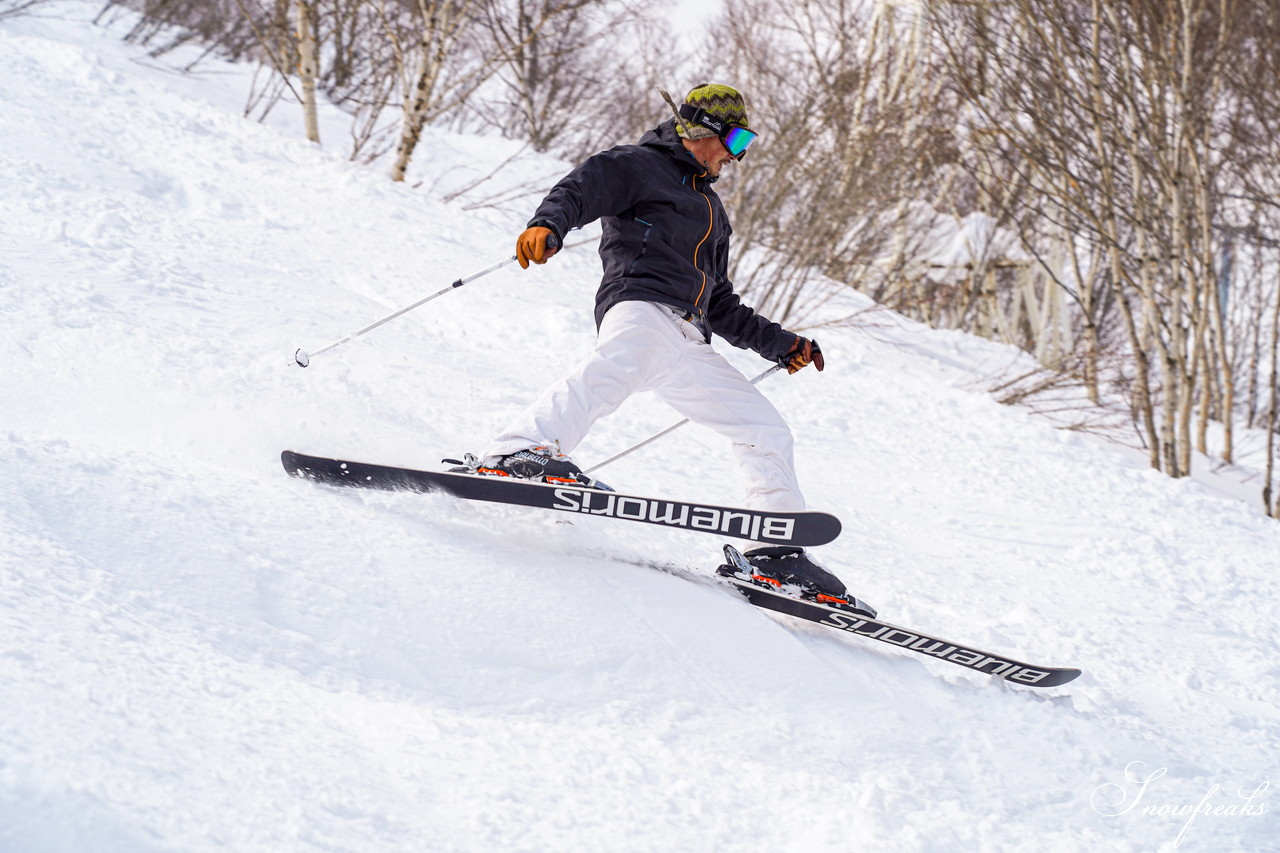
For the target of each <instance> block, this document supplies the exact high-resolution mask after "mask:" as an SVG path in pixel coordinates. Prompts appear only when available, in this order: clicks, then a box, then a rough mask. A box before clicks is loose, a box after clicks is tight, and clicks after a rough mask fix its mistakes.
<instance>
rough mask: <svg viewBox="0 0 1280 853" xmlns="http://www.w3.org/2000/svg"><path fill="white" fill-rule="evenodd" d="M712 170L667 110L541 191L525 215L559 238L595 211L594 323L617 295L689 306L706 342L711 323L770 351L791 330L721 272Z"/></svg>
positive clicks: (721, 222) (725, 245) (720, 214)
mask: <svg viewBox="0 0 1280 853" xmlns="http://www.w3.org/2000/svg"><path fill="white" fill-rule="evenodd" d="M714 180H715V178H712V177H710V176H709V175H708V174H707V170H706V168H705V167H704V166H703V165H702V164H701V163H699V162H697V161H696V160H695V159H694V158H693V156H692V155H691V154H690V153H689V152H688V151H687V150H686V149H685V147H684V145H683V144H682V143H681V142H680V138H679V137H678V136H677V135H676V130H675V120H674V119H669V120H668V121H666V122H664V123H663V124H660V125H658V127H656V128H654V129H653V130H650V131H649V132H648V133H646V134H645V135H644V136H643V137H641V139H640V143H639V144H638V145H620V146H618V147H616V148H612V149H610V150H608V151H602V152H601V153H599V154H596V155H594V156H592V157H590V158H588V159H587V160H586V162H584V163H583V164H582V165H581V166H579V167H578V168H576V169H574V170H573V171H572V172H570V173H569V174H568V175H566V176H565V177H564V178H563V179H562V180H561V181H560V182H559V183H558V184H556V185H555V186H554V187H553V188H552V189H551V192H549V193H547V196H546V198H544V199H543V200H542V204H541V205H539V207H538V210H537V212H536V213H535V214H534V217H533V219H531V220H530V221H529V225H531V226H533V225H541V226H544V227H546V228H550V229H551V230H552V231H554V232H555V233H556V236H558V237H560V239H561V242H563V240H564V236H565V234H567V233H568V232H569V230H570V229H572V228H580V227H581V226H583V225H586V224H587V223H589V222H593V221H595V220H596V219H599V220H600V221H601V225H602V226H603V228H604V234H603V236H602V237H601V239H600V258H601V260H602V261H603V262H604V278H603V279H602V281H601V282H600V289H599V291H597V292H596V326H597V327H599V325H600V322H601V321H602V320H603V319H604V315H605V312H606V311H608V310H609V309H610V308H612V307H613V306H614V305H616V304H617V303H619V302H625V301H642V302H658V303H661V304H663V305H670V306H672V307H673V308H677V309H679V310H680V311H682V312H686V313H688V314H690V315H692V316H693V318H694V319H696V320H697V321H698V323H699V324H700V325H701V326H702V328H703V331H704V333H705V334H706V335H707V340H708V342H710V340H711V333H713V332H714V333H715V334H718V335H720V336H721V337H723V338H724V339H725V340H727V341H728V342H729V343H731V344H733V345H734V346H736V347H741V348H743V349H752V350H755V351H756V352H758V353H760V355H762V356H764V357H765V358H767V359H769V360H770V361H775V360H777V359H778V358H779V357H780V356H783V355H785V354H786V353H787V352H788V351H789V350H790V349H791V345H792V344H793V343H794V342H795V340H796V337H797V336H796V335H795V334H793V333H791V332H788V331H785V330H784V329H783V328H782V327H781V326H779V325H778V324H777V323H772V322H770V321H769V320H766V319H765V318H764V317H761V316H760V315H759V314H757V313H756V312H755V311H754V310H753V309H751V308H749V307H748V306H746V305H743V304H742V301H741V300H740V299H739V298H738V295H737V294H736V293H734V292H733V284H732V283H731V282H730V281H729V279H728V277H727V275H726V271H727V269H728V262H729V235H730V234H732V233H733V229H732V228H731V227H730V226H729V218H728V216H726V215H725V212H724V208H723V207H722V206H721V204H720V197H719V196H718V195H716V191H715V190H714V189H712V187H711V184H712V182H713V181H714Z"/></svg>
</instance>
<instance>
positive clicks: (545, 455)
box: [457, 84, 845, 598]
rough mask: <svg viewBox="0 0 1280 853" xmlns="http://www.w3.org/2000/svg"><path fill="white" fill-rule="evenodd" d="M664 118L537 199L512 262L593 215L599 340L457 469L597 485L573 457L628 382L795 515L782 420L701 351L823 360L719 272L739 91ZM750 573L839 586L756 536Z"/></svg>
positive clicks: (803, 559) (751, 501) (756, 491)
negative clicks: (689, 425)
mask: <svg viewBox="0 0 1280 853" xmlns="http://www.w3.org/2000/svg"><path fill="white" fill-rule="evenodd" d="M662 94H663V96H664V97H665V98H667V102H668V104H669V105H670V106H671V108H672V111H673V112H674V113H675V116H674V117H673V118H671V119H667V120H666V121H664V122H662V123H661V124H659V125H658V126H657V127H656V128H654V129H653V130H650V131H649V132H647V133H645V134H644V136H643V137H641V139H640V142H639V144H637V145H622V146H618V147H615V148H613V149H611V150H608V151H604V152H601V153H599V154H596V155H594V156H592V157H590V158H588V159H587V160H586V161H585V162H584V163H582V165H580V166H578V167H577V168H576V169H574V170H573V171H572V172H570V173H569V174H568V175H566V176H565V177H564V178H563V179H562V180H561V181H560V182H559V183H557V184H556V185H555V186H554V187H553V188H552V189H551V191H550V192H549V193H548V194H547V196H546V197H545V198H544V199H543V201H542V204H541V205H539V207H538V209H537V211H536V213H535V214H534V216H533V219H531V220H530V221H529V223H528V227H527V228H526V229H525V231H524V232H523V233H521V234H520V236H519V239H518V240H517V241H516V258H517V261H518V262H519V264H520V266H521V267H522V268H524V269H528V267H529V262H530V261H532V262H533V263H535V264H544V263H546V262H547V261H548V260H549V259H550V258H551V257H553V256H554V255H555V254H556V252H557V250H558V249H559V248H560V247H561V246H562V245H563V244H564V238H565V235H566V234H568V232H569V231H570V229H573V228H579V227H581V226H583V225H586V224H588V223H590V222H593V221H595V220H597V219H599V220H601V224H602V227H603V232H604V233H603V236H602V237H601V239H600V258H601V260H602V262H603V265H604V278H603V280H602V282H601V284H600V288H599V290H598V292H597V294H596V306H595V319H596V325H597V327H598V330H599V337H598V340H597V343H596V348H595V351H594V352H592V353H591V354H590V355H589V356H587V357H586V359H585V360H584V361H582V362H581V363H580V364H579V365H578V367H577V369H576V370H575V371H574V372H573V373H572V374H570V375H569V376H568V377H566V378H564V379H562V380H561V381H559V382H558V383H556V384H555V385H553V386H551V387H550V388H549V389H547V391H546V392H544V393H543V394H542V396H541V397H539V398H538V399H537V400H536V401H535V402H534V403H533V404H532V405H531V406H530V407H529V408H528V409H527V410H525V411H524V412H523V413H522V414H521V415H520V416H519V417H517V418H516V419H515V421H513V422H512V423H511V424H509V425H508V426H507V428H506V429H504V430H503V431H502V432H501V433H500V434H499V435H498V436H497V437H496V438H494V439H493V441H492V442H491V443H490V445H489V447H488V448H487V450H486V451H485V453H484V455H483V456H482V457H475V456H470V455H469V456H468V459H467V465H468V467H467V468H463V469H457V470H468V471H471V472H472V473H478V474H482V475H488V476H509V477H519V478H524V479H533V480H541V481H543V482H548V483H572V484H574V485H585V486H589V487H593V488H603V489H608V487H607V486H605V485H604V484H602V483H600V482H598V481H596V480H593V479H591V478H590V477H588V476H586V475H585V474H583V473H582V470H581V469H580V468H579V467H578V466H577V465H575V464H573V461H572V460H571V459H570V458H569V455H568V454H570V453H571V452H572V451H573V449H574V448H575V447H576V446H577V445H578V443H579V442H580V441H581V440H582V439H583V437H584V436H585V435H586V433H587V431H588V429H589V428H590V427H591V425H592V424H593V423H594V422H595V421H596V420H597V419H598V418H600V417H603V416H604V415H607V414H609V413H611V412H613V411H614V410H616V409H617V408H618V407H619V406H620V405H621V404H622V403H623V401H624V400H625V399H626V398H627V397H629V396H630V395H631V394H633V393H635V392H637V391H646V390H650V391H654V392H655V393H657V395H658V396H659V397H660V398H662V399H663V400H665V401H666V402H667V403H668V404H669V405H670V406H671V407H672V408H673V409H675V410H676V411H678V412H680V413H681V414H682V415H684V416H685V417H687V418H688V419H689V420H691V421H694V422H695V423H700V424H703V425H704V426H707V427H710V428H711V429H713V430H715V431H716V432H718V433H720V434H721V435H723V436H725V437H726V438H728V439H729V440H730V441H731V442H732V443H733V449H734V452H735V454H736V455H737V459H738V464H739V466H740V467H741V470H742V472H743V474H744V475H745V478H746V481H747V494H746V505H747V506H748V507H750V508H752V509H764V510H781V511H796V510H804V509H805V506H806V505H805V500H804V497H803V495H802V494H801V492H800V486H799V483H798V482H797V481H796V472H795V465H794V462H793V460H792V437H791V430H790V429H789V428H788V426H787V424H786V422H785V421H784V420H783V418H782V415H780V414H779V413H778V411H777V409H776V408H774V406H773V404H771V403H770V402H769V400H768V399H767V398H765V396H764V395H763V394H761V393H760V392H759V391H758V390H757V389H756V387H755V386H754V385H752V384H751V383H750V382H749V381H748V380H747V379H746V378H745V377H744V376H743V375H742V374H741V373H740V372H738V371H737V370H736V369H735V368H733V367H732V366H731V365H730V364H729V363H728V362H727V361H726V360H725V359H724V358H723V357H722V356H721V355H720V354H719V353H717V352H716V351H715V350H714V349H713V348H712V347H711V335H712V333H713V332H714V333H715V334H718V335H720V336H721V337H722V338H724V339H725V340H727V341H728V342H729V343H730V344H732V345H734V346H736V347H740V348H749V349H752V350H755V351H756V352H757V353H759V354H760V355H761V356H763V357H764V358H766V359H768V360H769V361H775V362H779V363H781V364H783V365H784V366H785V367H786V370H787V372H788V373H795V372H796V371H798V370H801V369H803V368H804V367H807V366H808V365H809V364H813V365H814V367H816V368H817V369H818V370H819V371H821V370H822V369H823V367H824V366H825V365H824V362H823V357H822V351H821V350H820V349H819V348H818V345H817V344H816V343H815V342H814V341H812V340H810V339H808V338H804V337H801V336H800V335H797V334H795V333H793V332H789V331H786V330H784V329H783V328H782V327H781V326H779V325H778V324H777V323H772V322H770V321H769V320H767V319H765V318H764V317H762V316H760V315H759V314H757V313H756V312H755V311H754V310H753V309H751V308H749V307H748V306H746V305H743V304H742V302H741V301H740V299H739V297H738V295H737V294H736V293H734V290H733V284H732V283H731V282H730V281H729V279H728V278H727V269H728V256H729V235H730V234H731V233H732V229H731V228H730V227H729V220H728V217H727V216H726V215H725V211H724V208H723V207H722V206H721V204H720V199H719V197H718V196H717V195H716V192H715V189H714V188H713V186H712V185H713V184H714V183H715V181H716V180H717V179H718V178H719V177H720V175H721V172H722V171H723V169H724V168H725V167H726V166H728V165H730V164H732V163H734V162H736V161H738V160H741V159H742V157H743V156H744V155H745V154H746V152H747V149H748V148H749V147H750V146H751V144H752V143H753V142H754V141H755V140H756V138H757V134H756V132H755V131H753V130H752V129H751V127H750V124H749V122H748V120H747V110H746V104H745V103H744V101H743V97H742V95H741V94H740V93H739V92H738V91H737V90H736V89H733V88H732V87H730V86H725V85H719V84H703V85H700V86H697V87H695V88H694V89H693V90H692V91H690V92H689V94H688V95H687V96H686V97H685V99H684V103H683V104H682V105H681V106H680V107H679V108H678V109H677V107H676V106H675V103H674V102H673V101H672V100H671V99H670V96H668V95H667V94H666V93H665V92H663V93H662ZM745 556H746V557H747V559H748V560H749V561H750V563H751V564H752V566H753V567H754V568H755V569H756V571H757V572H758V573H759V574H761V575H762V576H764V577H766V578H771V579H773V580H775V581H777V582H779V583H784V584H785V583H794V584H797V585H798V586H800V587H801V588H802V589H803V590H804V591H805V592H806V593H807V594H808V595H809V596H815V597H817V596H822V597H825V596H835V597H840V598H843V597H844V596H845V586H844V584H842V583H841V582H840V581H839V580H838V579H837V578H836V577H835V576H834V575H832V574H831V573H830V572H828V571H826V570H825V569H823V568H822V567H821V566H819V565H818V564H817V563H815V562H814V561H813V560H812V559H811V558H810V557H809V556H808V555H807V554H806V553H805V552H804V550H803V549H802V548H795V547H789V546H785V547H784V546H776V545H775V546H769V545H762V546H759V547H755V548H752V549H750V550H748V551H747V552H746V554H745Z"/></svg>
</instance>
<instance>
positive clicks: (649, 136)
mask: <svg viewBox="0 0 1280 853" xmlns="http://www.w3.org/2000/svg"><path fill="white" fill-rule="evenodd" d="M640 144H641V145H643V146H645V147H646V148H656V149H659V150H662V151H666V152H667V153H668V154H669V155H670V156H671V158H672V159H673V160H675V161H676V162H677V163H679V164H680V165H681V167H683V168H687V169H688V170H689V172H690V174H694V175H698V176H699V177H701V176H702V175H705V174H706V172H707V167H706V166H703V165H702V164H701V163H699V162H698V161H697V160H695V159H693V154H691V153H689V149H687V148H685V147H684V143H683V142H681V141H680V135H679V134H678V133H676V120H675V119H674V118H669V119H667V120H666V121H664V122H663V123H662V124H660V125H658V126H657V127H655V128H653V129H652V130H649V131H646V132H645V134H644V136H642V137H640ZM706 180H707V181H708V182H709V183H715V182H716V180H717V178H716V177H715V176H713V175H707V177H706Z"/></svg>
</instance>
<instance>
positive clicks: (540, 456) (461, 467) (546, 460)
mask: <svg viewBox="0 0 1280 853" xmlns="http://www.w3.org/2000/svg"><path fill="white" fill-rule="evenodd" d="M444 462H445V463H447V464H452V465H455V466H457V467H454V468H450V469H449V471H450V472H451V473H455V474H478V475H480V476H481V477H512V478H514V479H517V480H532V481H533V482H535V483H549V484H551V485H554V486H577V487H579V488H586V489H598V490H600V491H602V492H612V491H613V489H612V488H610V487H609V486H607V485H605V484H604V483H602V482H600V481H599V480H596V479H594V478H592V477H588V476H587V475H586V474H584V473H582V469H581V468H579V467H578V466H577V465H575V464H573V460H571V459H570V458H569V457H568V456H565V455H564V454H563V453H560V452H559V451H558V450H556V449H555V448H553V447H530V448H528V449H527V450H518V451H516V452H515V453H511V454H508V455H507V456H490V457H488V458H486V459H480V458H479V457H477V456H475V455H473V454H470V453H468V454H466V456H464V457H463V459H462V460H461V461H460V460H457V459H445V460H444Z"/></svg>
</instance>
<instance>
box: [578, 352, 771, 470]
mask: <svg viewBox="0 0 1280 853" xmlns="http://www.w3.org/2000/svg"><path fill="white" fill-rule="evenodd" d="M785 367H786V365H785V364H775V365H774V366H773V367H771V368H769V369H768V370H766V371H765V372H764V373H761V374H760V375H759V376H757V377H756V378H755V379H752V380H751V384H752V385H757V384H759V383H760V381H761V380H762V379H764V378H765V377H766V376H771V375H772V374H774V373H777V372H778V371H779V370H782V369H783V368H785ZM688 422H689V419H688V418H685V419H684V420H682V421H680V423H676V424H672V425H671V426H669V427H667V428H666V429H664V430H663V431H662V432H660V433H656V434H654V435H651V436H649V437H648V438H646V439H645V440H644V441H642V442H640V443H639V444H636V445H633V446H631V447H628V448H627V449H626V450H624V451H622V452H621V453H617V454H614V455H613V456H610V457H609V458H608V459H606V460H604V461H603V462H600V463H599V464H596V465H592V466H591V467H590V468H588V469H586V470H585V471H583V472H582V473H584V474H590V473H591V472H592V471H599V470H600V469H601V468H603V467H604V466H606V465H608V464H609V463H610V462H616V461H618V460H619V459H621V458H622V457H624V456H627V455H629V454H631V453H635V452H636V451H637V450H639V449H640V448H642V447H645V446H647V445H650V444H652V443H653V442H655V441H657V440H658V439H660V438H662V437H663V436H664V435H666V434H667V433H669V432H675V431H676V430H678V429H680V427H682V426H684V425H685V424H687V423H688Z"/></svg>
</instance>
